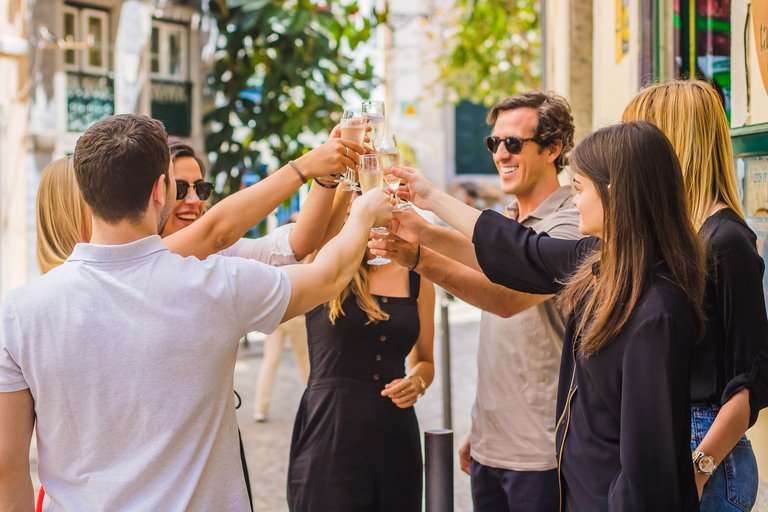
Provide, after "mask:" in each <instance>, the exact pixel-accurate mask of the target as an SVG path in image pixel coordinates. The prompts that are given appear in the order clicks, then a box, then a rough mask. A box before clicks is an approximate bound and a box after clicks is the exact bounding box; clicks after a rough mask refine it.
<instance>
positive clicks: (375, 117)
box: [363, 100, 387, 140]
mask: <svg viewBox="0 0 768 512" xmlns="http://www.w3.org/2000/svg"><path fill="white" fill-rule="evenodd" d="M363 112H365V113H366V114H367V115H368V126H370V127H371V140H373V139H374V138H377V137H383V136H384V135H386V133H387V118H386V116H385V114H384V102H383V101H378V100H368V101H364V102H363Z"/></svg>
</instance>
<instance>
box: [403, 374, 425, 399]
mask: <svg viewBox="0 0 768 512" xmlns="http://www.w3.org/2000/svg"><path fill="white" fill-rule="evenodd" d="M408 378H409V379H419V382H420V383H421V393H419V396H424V393H426V392H427V383H426V381H425V380H424V379H423V378H422V377H421V375H409V376H408Z"/></svg>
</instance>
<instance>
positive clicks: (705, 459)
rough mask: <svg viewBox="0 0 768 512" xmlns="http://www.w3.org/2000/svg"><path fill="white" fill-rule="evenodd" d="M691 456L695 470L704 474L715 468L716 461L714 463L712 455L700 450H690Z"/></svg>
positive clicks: (709, 473) (711, 471)
mask: <svg viewBox="0 0 768 512" xmlns="http://www.w3.org/2000/svg"><path fill="white" fill-rule="evenodd" d="M691 456H692V457H693V465H694V466H696V471H698V472H699V473H702V474H704V475H711V474H712V473H714V472H715V470H716V469H717V463H715V459H714V457H712V456H711V455H707V454H705V453H702V452H691Z"/></svg>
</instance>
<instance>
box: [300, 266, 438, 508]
mask: <svg viewBox="0 0 768 512" xmlns="http://www.w3.org/2000/svg"><path fill="white" fill-rule="evenodd" d="M408 282H409V285H410V292H409V296H408V297H382V296H377V295H374V298H375V299H376V300H377V301H378V303H379V306H381V309H382V310H383V311H385V312H386V313H389V315H390V318H389V320H387V321H380V322H378V323H377V324H373V323H370V324H368V325H366V322H367V321H368V317H367V316H366V315H365V313H364V312H363V311H362V310H361V309H360V308H359V307H358V305H357V302H356V300H355V297H354V296H350V297H349V298H347V300H346V301H345V302H344V304H343V311H344V315H342V316H339V318H337V319H336V325H333V324H331V321H330V320H329V319H328V308H327V307H326V306H318V307H317V308H315V309H313V310H312V311H310V312H309V313H307V315H306V318H307V334H308V343H309V360H310V368H311V370H310V375H309V382H308V383H307V389H306V391H305V392H304V396H303V397H302V399H301V405H300V406H299V411H298V413H297V414H296V423H295V424H294V428H293V438H292V440H291V453H290V463H289V467H288V506H289V508H290V509H291V511H292V512H352V511H355V512H358V511H359V512H364V511H365V512H367V511H371V512H373V511H376V512H411V511H420V510H421V489H422V469H423V465H422V460H421V442H420V433H419V425H418V422H417V421H416V414H415V412H414V410H413V407H408V408H406V409H400V408H399V407H397V406H396V405H395V404H394V403H392V400H391V399H390V398H389V397H383V396H381V391H382V390H383V389H384V385H385V384H387V383H389V382H392V381H393V380H395V379H398V378H403V377H404V376H405V375H406V370H405V358H406V356H407V355H408V353H409V352H410V351H411V349H412V348H413V346H414V344H415V343H416V340H417V339H418V337H419V329H420V324H419V314H418V310H417V305H416V299H417V298H418V296H419V284H420V277H419V275H418V274H416V273H415V272H409V273H408Z"/></svg>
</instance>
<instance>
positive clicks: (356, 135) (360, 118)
mask: <svg viewBox="0 0 768 512" xmlns="http://www.w3.org/2000/svg"><path fill="white" fill-rule="evenodd" d="M367 123H368V116H367V115H366V114H365V112H363V111H360V110H345V111H344V115H343V116H342V118H341V138H342V139H347V140H351V141H352V142H357V143H358V144H360V145H361V146H362V145H363V139H364V138H365V127H366V124H367ZM339 182H341V183H346V184H347V187H346V188H344V189H342V190H344V191H348V190H360V188H359V187H358V186H357V185H356V184H355V183H356V180H355V170H354V169H351V168H349V167H347V172H346V173H345V174H344V176H342V177H341V179H340V180H339Z"/></svg>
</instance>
